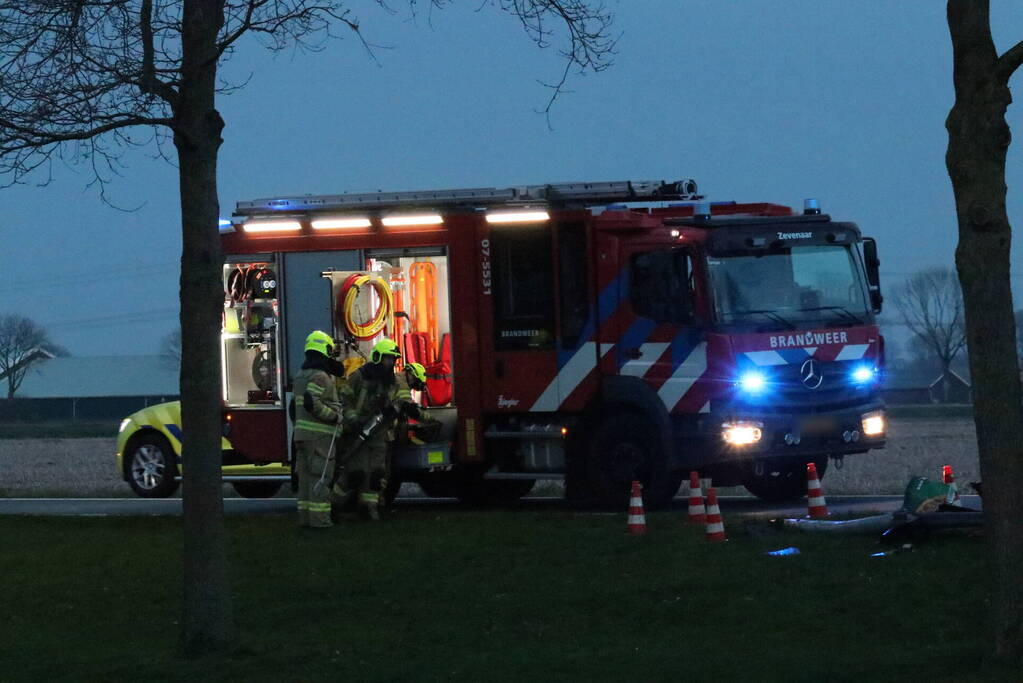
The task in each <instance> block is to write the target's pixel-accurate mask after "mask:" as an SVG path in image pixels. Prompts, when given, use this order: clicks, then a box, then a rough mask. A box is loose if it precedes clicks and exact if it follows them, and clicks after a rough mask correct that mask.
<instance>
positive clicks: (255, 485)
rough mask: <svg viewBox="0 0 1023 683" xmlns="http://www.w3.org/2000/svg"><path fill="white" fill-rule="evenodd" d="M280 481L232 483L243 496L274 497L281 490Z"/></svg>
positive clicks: (282, 483)
mask: <svg viewBox="0 0 1023 683" xmlns="http://www.w3.org/2000/svg"><path fill="white" fill-rule="evenodd" d="M283 485H284V482H280V481H235V482H232V483H231V486H233V487H234V490H235V492H236V493H237V494H238V495H239V496H241V497H242V498H273V497H274V496H276V495H277V492H278V491H280V490H281V486H283Z"/></svg>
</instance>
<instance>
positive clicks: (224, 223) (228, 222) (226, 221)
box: [218, 218, 231, 228]
mask: <svg viewBox="0 0 1023 683" xmlns="http://www.w3.org/2000/svg"><path fill="white" fill-rule="evenodd" d="M218 224H219V225H220V227H222V228H226V227H227V226H229V225H231V219H229V218H221V219H220V221H219V223H218Z"/></svg>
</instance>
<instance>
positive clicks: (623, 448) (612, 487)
mask: <svg viewBox="0 0 1023 683" xmlns="http://www.w3.org/2000/svg"><path fill="white" fill-rule="evenodd" d="M658 434H659V430H657V428H656V427H654V425H652V424H651V423H650V421H649V420H647V419H645V418H643V417H641V416H639V415H633V414H629V413H625V414H621V415H616V416H614V417H611V418H609V419H607V420H605V421H604V422H603V423H601V424H600V425H598V426H597V428H596V430H595V431H594V433H593V436H592V438H591V439H590V446H589V451H588V453H587V457H586V481H587V484H588V485H589V489H590V491H591V493H592V494H593V495H594V496H595V498H596V499H597V502H598V503H599V504H600V505H606V506H611V507H615V508H622V507H624V506H625V505H626V504H627V503H628V501H629V491H630V488H631V485H632V482H633V481H639V482H640V483H641V484H642V485H643V504H644V507H645V508H651V509H654V508H663V507H666V506H668V505H669V504H670V503H671V499H672V498H674V497H675V493H676V492H677V491H678V487H679V485H680V484H681V483H682V476H683V475H682V473H681V472H669V471H668V466H667V462H666V460H665V454H664V452H663V451H664V449H663V448H662V447H661V444H660V443H659V440H658V438H657V437H658Z"/></svg>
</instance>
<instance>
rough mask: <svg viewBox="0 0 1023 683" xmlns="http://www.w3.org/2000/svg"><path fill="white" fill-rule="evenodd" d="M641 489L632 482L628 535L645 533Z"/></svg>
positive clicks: (637, 484) (637, 483)
mask: <svg viewBox="0 0 1023 683" xmlns="http://www.w3.org/2000/svg"><path fill="white" fill-rule="evenodd" d="M641 488H642V487H641V486H640V485H639V482H638V481H633V482H632V495H631V498H630V500H629V525H628V531H629V533H630V534H637V535H638V534H645V533H646V515H644V514H643V495H642V493H641V492H640V489H641Z"/></svg>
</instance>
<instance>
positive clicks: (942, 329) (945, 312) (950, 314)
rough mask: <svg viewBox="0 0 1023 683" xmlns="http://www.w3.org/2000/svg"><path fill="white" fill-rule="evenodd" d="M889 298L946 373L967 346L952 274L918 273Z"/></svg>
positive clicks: (941, 270)
mask: <svg viewBox="0 0 1023 683" xmlns="http://www.w3.org/2000/svg"><path fill="white" fill-rule="evenodd" d="M892 298H893V300H894V301H895V306H896V308H897V309H898V310H899V313H900V315H901V317H902V320H903V322H904V323H905V325H906V327H908V328H909V330H910V331H911V332H912V333H913V334H914V335H915V336H916V337H917V338H918V339H920V340H921V341H922V342H923V343H924V344H926V345H927V347H928V349H929V350H930V351H931V353H932V354H934V357H935V358H937V359H938V361H939V362H940V363H941V365H942V369H943V371H946V372H947V371H948V368H949V367H951V365H952V361H954V360H955V358H956V356H957V355H958V354H959V352H961V351H962V350H963V348H964V347H965V345H966V325H965V319H964V316H963V298H962V291H961V289H960V287H959V280H958V276H957V275H956V273H955V271H954V270H952V269H951V268H931V269H928V270H923V271H920V272H918V273H916V274H915V275H912V276H911V277H910V278H909V279H907V280H906V281H905V282H903V283H902V284H901V285H899V286H898V287H896V288H895V289H894V291H893V293H892Z"/></svg>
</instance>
